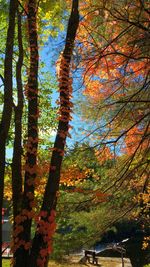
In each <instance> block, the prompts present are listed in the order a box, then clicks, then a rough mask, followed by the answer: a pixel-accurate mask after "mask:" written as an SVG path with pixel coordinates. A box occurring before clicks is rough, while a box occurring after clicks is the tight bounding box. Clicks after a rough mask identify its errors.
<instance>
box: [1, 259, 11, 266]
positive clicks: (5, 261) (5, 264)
mask: <svg viewBox="0 0 150 267" xmlns="http://www.w3.org/2000/svg"><path fill="white" fill-rule="evenodd" d="M2 265H3V267H10V260H4V259H3V264H2Z"/></svg>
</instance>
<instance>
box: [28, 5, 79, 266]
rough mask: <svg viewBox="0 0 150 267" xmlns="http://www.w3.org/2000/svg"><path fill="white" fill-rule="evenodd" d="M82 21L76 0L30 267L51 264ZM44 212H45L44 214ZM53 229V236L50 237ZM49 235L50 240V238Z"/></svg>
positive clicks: (63, 62)
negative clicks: (75, 51)
mask: <svg viewBox="0 0 150 267" xmlns="http://www.w3.org/2000/svg"><path fill="white" fill-rule="evenodd" d="M78 24H79V12H78V0H73V2H72V11H71V15H70V18H69V22H68V28H67V36H66V42H65V48H64V51H63V54H62V57H61V61H60V76H59V91H60V109H59V114H60V117H59V124H58V129H57V135H56V139H55V143H54V148H53V153H52V158H51V163H50V171H49V178H48V182H47V184H46V189H45V194H44V198H43V204H42V208H41V219H40V222H39V225H38V226H37V230H36V233H35V237H34V239H33V244H32V249H31V256H30V263H29V266H30V267H37V266H47V257H48V255H49V252H50V251H51V238H52V235H53V232H54V210H55V208H56V202H57V192H58V190H59V181H60V171H61V164H62V159H63V153H64V146H65V142H66V137H67V135H68V131H69V122H70V120H71V116H70V113H71V106H72V103H71V100H70V98H71V91H72V87H71V77H70V69H71V66H70V62H71V57H72V53H73V48H74V41H75V37H76V32H77V29H78ZM42 211H44V212H45V215H43V216H42ZM41 223H44V224H45V226H46V227H47V233H45V232H43V230H42V227H41ZM50 232H51V237H50V236H49V235H50ZM48 238H49V240H48Z"/></svg>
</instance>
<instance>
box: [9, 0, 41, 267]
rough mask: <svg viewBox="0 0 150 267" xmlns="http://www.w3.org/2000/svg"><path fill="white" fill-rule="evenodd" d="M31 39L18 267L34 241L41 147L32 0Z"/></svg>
mask: <svg viewBox="0 0 150 267" xmlns="http://www.w3.org/2000/svg"><path fill="white" fill-rule="evenodd" d="M27 10H28V11H27V12H28V15H27V20H28V38H29V49H30V68H29V72H28V84H27V98H28V138H27V144H26V163H25V178H24V192H23V199H22V206H21V212H20V213H19V216H17V218H18V219H19V221H18V222H17V218H16V222H15V229H14V234H16V233H17V231H18V230H17V229H18V227H21V229H22V230H21V231H20V233H19V234H17V238H18V239H16V242H15V244H14V265H13V266H15V267H20V266H21V267H27V266H28V261H29V250H30V246H29V244H30V242H31V223H32V219H31V216H29V214H31V211H32V205H33V202H34V181H35V178H36V172H37V165H36V164H37V162H36V161H37V147H38V129H37V128H38V60H39V56H38V41H37V39H38V38H37V18H36V16H37V1H36V0H29V1H28V7H27Z"/></svg>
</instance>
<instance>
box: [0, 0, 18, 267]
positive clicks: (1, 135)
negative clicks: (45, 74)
mask: <svg viewBox="0 0 150 267" xmlns="http://www.w3.org/2000/svg"><path fill="white" fill-rule="evenodd" d="M16 10H17V1H16V0H10V5H9V23H8V30H7V40H6V51H5V59H4V106H3V113H2V119H1V122H0V155H1V156H0V251H2V206H3V192H4V174H5V154H6V148H5V147H6V141H7V138H8V131H9V127H10V122H11V115H12V106H13V100H12V90H13V81H12V60H13V45H14V33H15V15H16ZM1 266H2V258H1V259H0V267H1Z"/></svg>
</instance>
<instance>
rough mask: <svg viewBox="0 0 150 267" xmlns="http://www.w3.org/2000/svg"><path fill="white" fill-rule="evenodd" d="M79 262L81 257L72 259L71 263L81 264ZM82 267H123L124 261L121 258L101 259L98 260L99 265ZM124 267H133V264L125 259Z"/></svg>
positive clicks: (87, 264)
mask: <svg viewBox="0 0 150 267" xmlns="http://www.w3.org/2000/svg"><path fill="white" fill-rule="evenodd" d="M79 260H80V258H79V256H73V257H71V262H72V263H74V264H75V263H79ZM70 266H71V265H70ZM77 266H79V265H77ZM80 266H89V267H93V266H99V267H122V260H121V258H109V257H99V258H98V265H93V264H89V263H86V265H80ZM124 267H132V265H131V262H130V260H129V259H128V258H124Z"/></svg>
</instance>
